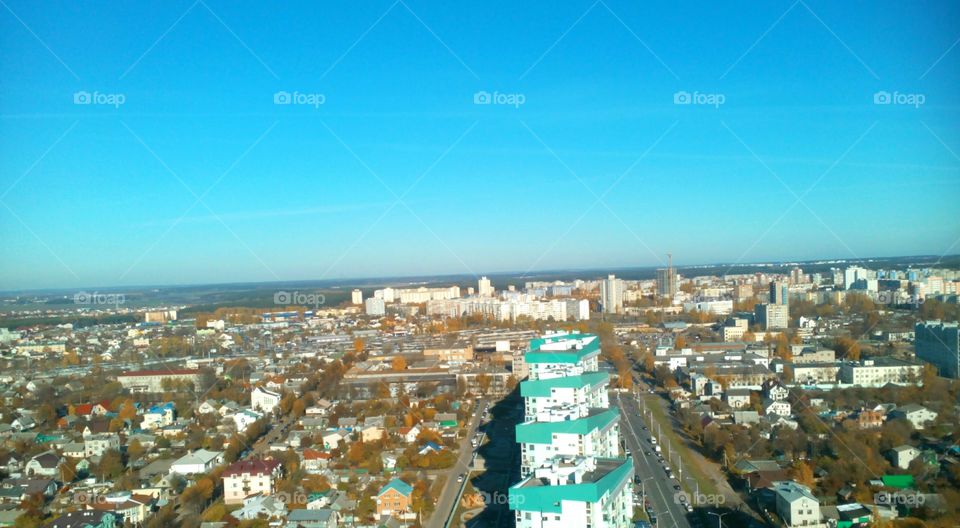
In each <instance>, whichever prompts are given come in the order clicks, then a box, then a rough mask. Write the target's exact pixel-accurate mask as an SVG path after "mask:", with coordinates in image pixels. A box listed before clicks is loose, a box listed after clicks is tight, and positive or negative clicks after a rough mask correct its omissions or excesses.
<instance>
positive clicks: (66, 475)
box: [60, 457, 77, 484]
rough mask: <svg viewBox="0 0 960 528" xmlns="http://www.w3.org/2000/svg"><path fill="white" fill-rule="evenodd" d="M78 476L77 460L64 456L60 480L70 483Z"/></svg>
mask: <svg viewBox="0 0 960 528" xmlns="http://www.w3.org/2000/svg"><path fill="white" fill-rule="evenodd" d="M76 478H77V461H76V460H74V459H72V458H69V457H68V458H64V459H63V462H61V463H60V481H61V482H63V483H64V484H69V483H71V482H73V481H74V480H76Z"/></svg>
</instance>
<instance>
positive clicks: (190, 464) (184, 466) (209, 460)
mask: <svg viewBox="0 0 960 528" xmlns="http://www.w3.org/2000/svg"><path fill="white" fill-rule="evenodd" d="M220 464H223V452H222V451H208V450H206V449H197V450H196V451H194V452H192V453H188V454H186V455H184V456H182V457H180V458H179V459H177V460H176V461H175V462H174V463H173V464H171V465H170V473H177V474H179V475H195V474H199V473H209V472H210V471H211V470H212V469H213V468H215V467H216V466H218V465H220Z"/></svg>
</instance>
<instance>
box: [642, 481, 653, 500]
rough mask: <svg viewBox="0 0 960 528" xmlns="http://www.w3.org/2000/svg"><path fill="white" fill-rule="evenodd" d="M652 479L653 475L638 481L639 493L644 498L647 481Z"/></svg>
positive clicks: (645, 496)
mask: <svg viewBox="0 0 960 528" xmlns="http://www.w3.org/2000/svg"><path fill="white" fill-rule="evenodd" d="M652 479H653V476H649V477H647V478H645V479H643V480H641V481H640V495H641V496H643V498H644V499H646V498H647V481H648V480H652Z"/></svg>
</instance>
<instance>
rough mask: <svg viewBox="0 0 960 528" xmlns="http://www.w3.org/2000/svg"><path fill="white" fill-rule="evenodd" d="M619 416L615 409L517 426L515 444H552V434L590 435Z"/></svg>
mask: <svg viewBox="0 0 960 528" xmlns="http://www.w3.org/2000/svg"><path fill="white" fill-rule="evenodd" d="M619 416H620V413H619V412H618V411H617V409H616V408H613V409H607V410H606V411H603V412H602V413H598V414H595V415H593V416H585V417H583V418H577V419H576V420H564V421H561V422H531V423H522V424H517V442H524V443H531V444H549V443H551V442H552V439H553V435H554V434H578V435H586V434H590V433H591V432H593V431H596V430H598V429H603V428H604V427H606V426H607V425H609V424H610V423H611V422H613V421H614V420H616V419H617V418H618V417H619Z"/></svg>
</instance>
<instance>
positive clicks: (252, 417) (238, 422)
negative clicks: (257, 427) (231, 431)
mask: <svg viewBox="0 0 960 528" xmlns="http://www.w3.org/2000/svg"><path fill="white" fill-rule="evenodd" d="M261 418H263V415H262V414H260V413H258V412H255V411H251V410H250V409H243V410H241V411H240V412H238V413H237V414H234V415H233V423H234V425H235V426H236V428H237V431H241V432H242V431H246V430H247V427H250V425H251V424H252V423H253V422H256V421H257V420H259V419H261Z"/></svg>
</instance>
